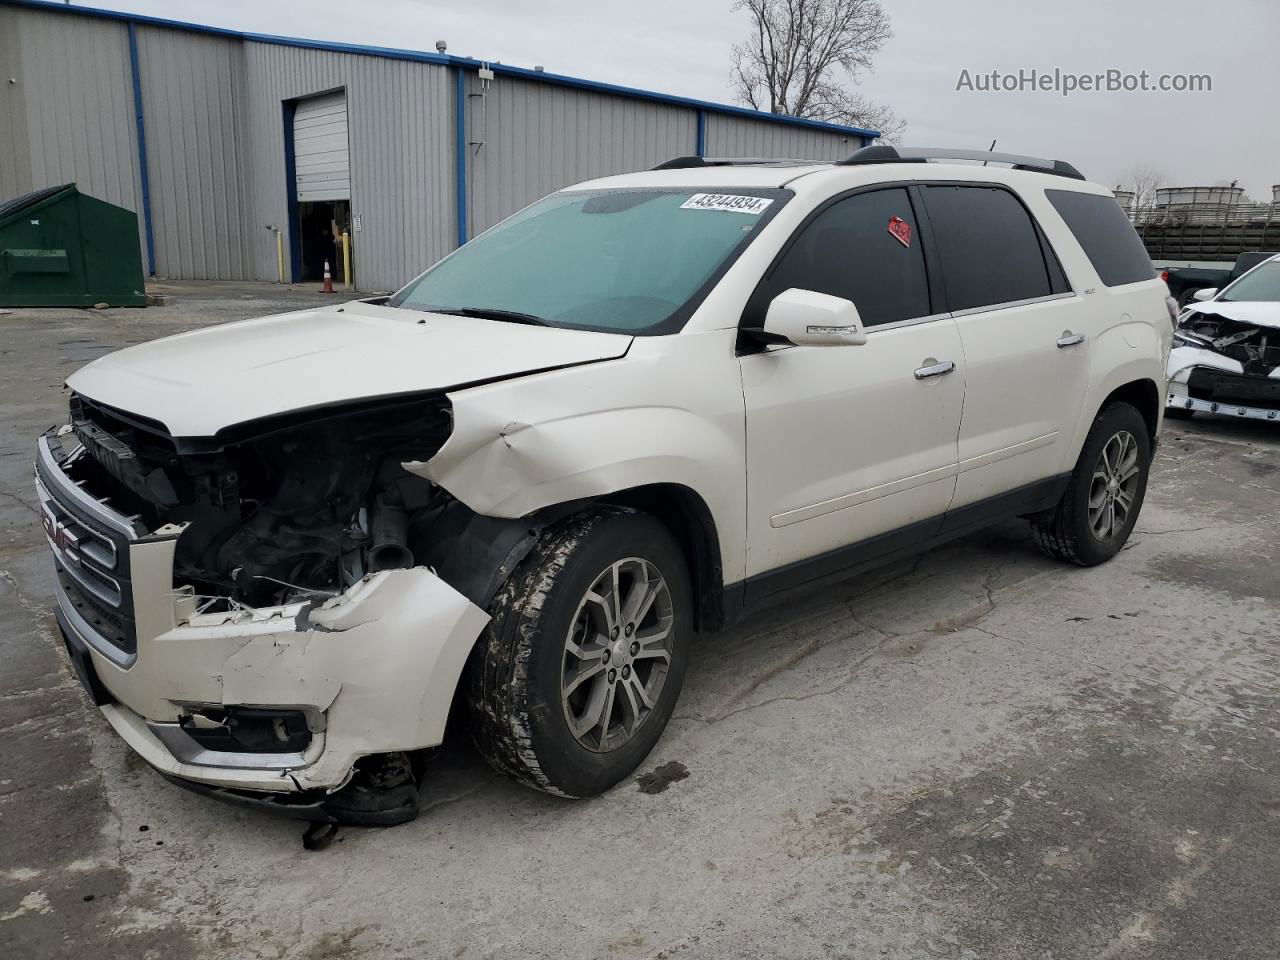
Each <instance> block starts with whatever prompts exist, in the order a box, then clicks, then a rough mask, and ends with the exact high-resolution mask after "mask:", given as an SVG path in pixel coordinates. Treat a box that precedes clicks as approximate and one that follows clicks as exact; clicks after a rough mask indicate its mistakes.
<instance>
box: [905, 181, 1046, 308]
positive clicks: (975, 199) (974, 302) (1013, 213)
mask: <svg viewBox="0 0 1280 960" xmlns="http://www.w3.org/2000/svg"><path fill="white" fill-rule="evenodd" d="M925 204H926V205H927V206H928V208H929V222H930V224H931V225H932V226H933V235H934V239H935V240H936V242H937V245H938V256H939V257H940V258H941V260H942V278H943V281H944V282H945V284H946V289H947V305H948V306H949V307H950V309H952V310H972V309H975V308H978V307H990V306H995V305H997V304H1001V303H1012V302H1015V301H1018V300H1033V299H1035V298H1036V297H1047V296H1049V295H1050V294H1051V293H1054V292H1060V290H1061V286H1063V285H1065V280H1062V281H1060V282H1059V283H1054V282H1052V278H1051V277H1050V271H1049V265H1048V263H1047V262H1046V254H1047V255H1048V257H1049V258H1050V259H1053V252H1052V251H1049V250H1046V247H1044V246H1042V245H1041V242H1040V232H1039V230H1038V229H1037V227H1036V224H1035V223H1034V221H1032V219H1031V215H1030V214H1029V213H1027V210H1026V208H1025V207H1024V206H1023V205H1022V202H1021V201H1020V200H1018V198H1017V197H1015V196H1014V195H1013V194H1012V193H1010V192H1009V191H1007V190H1002V189H1000V188H998V187H969V186H965V187H953V186H931V187H927V188H926V189H925ZM1056 265H1057V264H1056V260H1055V263H1054V266H1055V267H1056ZM1059 273H1060V271H1059ZM1055 286H1057V287H1059V290H1058V291H1055V289H1054V288H1055Z"/></svg>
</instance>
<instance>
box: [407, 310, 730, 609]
mask: <svg viewBox="0 0 1280 960" xmlns="http://www.w3.org/2000/svg"><path fill="white" fill-rule="evenodd" d="M677 341H678V342H677ZM449 400H450V402H451V403H452V405H453V418H454V425H453V432H452V434H451V435H450V437H449V440H448V441H447V442H446V443H445V445H444V446H443V447H441V448H440V450H439V452H438V453H437V454H436V455H435V456H434V457H433V458H432V459H431V460H429V461H425V462H410V463H406V464H405V465H404V466H405V469H407V470H409V471H411V472H413V473H417V474H420V475H421V476H425V477H427V478H428V479H430V480H432V481H433V482H435V483H437V484H439V485H440V486H441V487H443V488H444V489H446V490H448V491H449V492H450V493H451V494H452V495H453V496H455V497H456V498H457V499H458V500H460V501H462V503H464V504H466V506H468V507H470V508H471V509H472V510H474V511H475V512H476V513H478V514H481V515H484V516H490V517H510V518H514V517H525V516H528V515H529V514H531V513H534V512H535V511H538V510H541V509H544V508H546V507H550V506H554V505H557V504H564V503H570V502H573V501H579V500H585V499H590V498H597V497H603V496H607V495H608V494H610V493H617V492H620V491H624V490H630V489H632V488H635V487H639V486H644V485H648V484H678V485H681V486H685V487H688V488H690V489H691V490H693V491H695V492H696V493H697V494H698V495H699V496H701V497H702V498H703V500H704V501H705V502H706V504H707V506H708V508H709V509H710V511H711V515H712V518H713V520H714V522H715V525H716V532H717V535H718V537H719V541H720V550H721V563H722V565H723V576H724V581H725V583H726V584H728V583H733V582H736V581H738V580H741V579H742V577H743V576H744V575H745V564H744V556H745V552H746V543H745V517H746V472H745V469H746V468H745V447H744V444H745V429H744V422H745V421H744V416H745V412H744V402H743V397H742V382H741V374H740V372H739V366H738V362H737V359H736V357H735V356H734V331H732V330H713V331H707V332H704V333H693V334H675V335H672V336H669V337H637V338H636V340H635V342H634V344H633V346H632V348H631V350H630V351H629V352H628V354H627V356H626V357H624V358H620V359H617V360H612V361H606V362H602V363H593V364H588V365H584V366H580V367H571V368H567V369H563V370H554V371H549V372H547V373H541V374H535V375H532V376H528V377H520V378H516V379H513V380H506V381H502V382H499V383H493V384H488V385H485V386H480V387H474V388H471V389H467V390H459V391H456V392H453V393H450V394H449Z"/></svg>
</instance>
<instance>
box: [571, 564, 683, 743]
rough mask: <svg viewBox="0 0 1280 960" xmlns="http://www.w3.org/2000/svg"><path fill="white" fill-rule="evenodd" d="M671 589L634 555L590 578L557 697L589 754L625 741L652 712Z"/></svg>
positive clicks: (666, 662)
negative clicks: (593, 578)
mask: <svg viewBox="0 0 1280 960" xmlns="http://www.w3.org/2000/svg"><path fill="white" fill-rule="evenodd" d="M673 624H674V616H673V610H672V603H671V591H670V590H669V589H668V587H667V582H666V580H665V579H664V578H663V576H662V573H661V572H660V571H659V570H658V568H657V567H655V566H654V565H653V564H652V563H650V562H649V561H647V560H642V559H640V558H639V557H627V558H625V559H623V560H618V561H616V562H614V563H612V564H610V565H609V567H608V568H606V569H605V570H603V571H602V572H601V573H600V575H599V576H597V577H596V578H595V580H594V581H592V583H591V586H590V587H588V588H587V592H586V593H585V594H584V595H583V597H582V599H581V600H580V601H579V602H578V608H577V612H576V613H575V614H574V617H573V620H572V622H571V623H570V626H569V635H568V636H567V637H566V638H565V645H564V658H563V666H562V669H561V681H560V699H561V704H562V707H563V709H564V718H565V721H566V722H567V723H568V724H569V730H570V732H571V733H572V734H573V736H574V739H576V740H577V741H578V743H579V744H580V745H582V746H583V747H585V748H586V749H588V750H591V751H593V752H595V753H607V752H609V751H611V750H616V749H618V748H619V747H621V746H622V745H623V744H625V743H627V742H628V741H629V740H630V739H631V738H632V737H633V736H635V733H636V731H637V730H639V729H640V726H641V724H643V723H644V722H645V721H646V720H647V719H648V718H649V716H650V715H651V714H652V713H653V710H654V707H655V706H656V705H657V703H658V698H659V697H660V696H661V695H662V687H663V685H664V683H665V682H666V678H667V671H668V669H669V668H670V666H671V653H672V649H673V646H672V644H673V643H674V639H675V638H674V636H673V632H674V631H673Z"/></svg>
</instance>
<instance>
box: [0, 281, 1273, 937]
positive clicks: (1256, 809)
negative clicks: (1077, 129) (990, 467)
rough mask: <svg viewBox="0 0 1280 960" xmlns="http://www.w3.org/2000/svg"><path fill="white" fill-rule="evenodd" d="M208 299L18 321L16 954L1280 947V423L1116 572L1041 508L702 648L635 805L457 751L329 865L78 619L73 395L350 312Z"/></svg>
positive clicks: (344, 843) (1193, 445)
mask: <svg viewBox="0 0 1280 960" xmlns="http://www.w3.org/2000/svg"><path fill="white" fill-rule="evenodd" d="M173 292H174V299H173V302H172V303H171V305H169V306H166V307H161V308H151V309H147V310H108V311H103V312H94V311H76V310H48V311H39V312H36V311H15V312H13V313H11V314H9V315H0V357H2V359H0V377H2V378H3V380H2V385H0V410H2V411H3V429H2V430H0V530H2V531H3V535H2V537H0V539H2V540H3V543H2V544H0V623H2V624H3V629H0V658H2V660H0V663H2V664H3V666H0V694H2V697H0V731H2V732H3V735H4V740H3V749H2V751H0V755H2V756H3V757H4V761H5V762H4V764H3V769H0V956H3V957H6V958H15V960H19V958H21V960H25V958H35V957H93V958H95V960H98V958H108V957H122V958H123V957H129V958H143V957H165V958H168V957H183V958H207V957H234V958H244V957H251V958H272V960H283V958H299V960H301V958H311V960H320V958H328V960H337V958H401V957H403V958H408V957H414V958H418V957H502V958H505V957H557V958H558V957H565V958H594V957H620V958H700V957H709V958H721V957H723V958H745V957H782V956H785V957H787V958H803V957H856V958H864V957H872V958H881V957H889V958H911V960H918V958H1009V960H1030V958H1036V960H1039V958H1058V960H1065V958H1086V957H1087V958H1155V957H1159V958H1195V960H1204V958H1226V957H1257V958H1271V957H1275V956H1277V955H1278V954H1280V924H1277V923H1276V922H1275V909H1276V908H1275V894H1276V890H1277V889H1280V779H1278V778H1280V751H1278V750H1277V746H1278V742H1277V736H1278V731H1280V631H1277V627H1276V615H1277V612H1278V611H1280V572H1278V569H1277V560H1280V556H1278V554H1280V535H1278V526H1277V524H1278V523H1280V425H1273V424H1248V423H1236V422H1228V421H1209V420H1205V421H1200V420H1196V421H1192V422H1190V423H1188V424H1183V423H1171V424H1170V427H1169V428H1167V429H1166V431H1165V435H1164V437H1163V442H1162V445H1161V449H1160V453H1159V457H1158V460H1157V463H1156V465H1155V470H1154V474H1153V480H1152V484H1151V489H1150V492H1149V494H1148V498H1147V504H1146V507H1145V509H1144V511H1143V514H1142V517H1141V519H1140V522H1139V526H1138V529H1137V532H1136V533H1135V534H1134V536H1133V538H1132V540H1131V542H1130V544H1129V545H1128V547H1127V548H1126V549H1125V551H1124V552H1123V553H1122V554H1121V555H1120V556H1119V557H1117V558H1116V559H1115V560H1114V561H1113V562H1112V563H1110V564H1108V565H1106V566H1104V567H1100V568H1097V569H1092V570H1081V569H1076V568H1070V567H1066V566H1060V565H1057V564H1055V563H1052V562H1050V561H1049V560H1047V559H1045V558H1044V557H1042V556H1041V555H1040V554H1039V553H1038V552H1037V551H1036V549H1035V548H1034V546H1033V545H1032V543H1031V542H1030V540H1029V539H1028V536H1027V533H1026V530H1025V527H1024V526H1023V525H1021V524H1018V523H1011V524H1008V525H1005V526H1002V527H999V528H996V529H993V530H991V531H988V532H986V533H983V534H981V535H978V536H974V537H971V538H969V539H967V540H965V541H962V542H960V543H957V544H955V545H953V546H951V547H949V548H946V549H943V550H940V551H937V552H934V553H932V554H929V555H927V556H925V557H923V558H922V559H920V560H918V561H916V562H914V563H910V564H905V565H901V566H899V567H896V568H893V569H889V570H885V571H882V572H880V573H877V574H874V575H870V576H864V577H859V578H858V579H856V580H852V581H849V582H846V583H843V584H840V585H839V586H836V587H832V588H827V589H823V590H821V591H817V592H814V593H812V594H811V595H809V596H807V597H803V598H799V599H796V600H794V601H792V602H789V603H787V604H786V605H783V606H779V607H776V608H774V609H772V610H769V611H768V612H766V613H764V614H762V615H760V616H757V617H755V618H753V619H751V620H750V621H748V622H746V623H744V624H743V625H741V626H740V627H739V628H737V629H735V630H733V631H732V632H729V633H726V634H723V635H718V636H711V637H706V638H702V639H701V641H700V642H699V644H698V646H697V648H696V650H695V654H694V657H693V662H692V665H691V669H690V672H689V677H688V680H687V683H686V687H685V691H684V696H683V700H682V702H681V704H680V706H679V707H678V708H677V715H676V718H675V719H674V720H673V721H672V723H671V725H670V727H669V729H668V730H667V733H666V736H665V737H664V738H663V740H662V742H661V743H660V744H659V746H658V749H657V750H656V752H655V753H654V755H653V756H652V757H650V758H649V760H648V761H647V762H646V763H645V765H644V767H643V769H642V771H641V772H642V773H643V774H645V776H643V777H640V778H638V779H637V780H636V781H632V782H627V783H624V784H622V785H620V786H619V787H617V788H615V789H614V790H613V791H611V792H610V793H609V794H608V795H606V796H604V797H602V798H600V799H597V800H594V801H590V802H567V801H562V800H557V799H554V798H551V797H548V796H542V795H539V794H535V793H532V792H529V791H527V790H525V789H522V788H520V787H518V786H515V785H513V784H511V783H509V782H507V781H506V780H504V779H502V778H500V777H498V776H495V775H494V774H493V773H492V772H490V770H489V769H488V768H487V767H486V766H485V765H484V764H483V762H482V761H481V760H480V759H479V758H478V757H477V756H476V755H475V754H474V753H473V752H472V751H471V750H470V749H469V748H468V747H467V746H466V745H465V744H463V743H452V744H449V745H448V746H447V747H446V750H445V751H444V755H443V756H442V758H441V759H440V760H439V761H438V762H437V763H436V764H435V765H434V766H433V768H432V769H431V771H430V778H429V782H428V784H427V787H426V791H427V805H426V809H425V810H424V812H423V814H422V816H421V817H420V818H419V819H418V820H417V821H416V822H414V823H411V824H409V825H406V826H402V827H397V828H395V829H391V830H383V831H376V830H370V831H366V830H345V831H343V833H342V834H341V835H340V838H339V841H338V842H335V843H334V844H333V845H332V846H331V847H330V848H329V849H327V850H325V851H322V852H307V851H306V850H304V849H303V847H302V844H301V841H300V838H301V833H302V828H301V827H300V826H299V825H298V824H295V823H290V822H287V821H280V820H275V819H271V818H268V817H265V816H261V815H256V814H249V813H246V812H242V811H238V810H235V809H232V808H229V807H226V806H223V805H220V804H217V803H214V802H212V801H208V800H205V799H203V798H199V797H195V796H192V795H189V794H187V793H186V792H184V791H180V790H178V789H176V788H174V787H172V786H170V785H168V784H167V783H165V782H164V781H162V780H161V779H160V778H159V777H158V776H156V775H155V774H153V773H152V772H151V771H150V770H149V769H148V768H146V767H145V766H144V765H143V764H141V763H140V762H139V761H138V760H136V759H135V758H133V757H132V756H131V755H130V753H129V752H128V750H127V749H126V748H125V747H124V745H123V744H122V743H121V742H120V741H119V740H118V739H117V738H116V737H115V736H114V735H113V734H112V733H111V732H110V731H109V730H108V728H107V725H106V723H105V721H104V720H103V719H102V718H101V717H100V716H99V715H97V713H96V712H95V711H94V710H92V709H91V708H90V707H89V706H88V704H87V702H86V701H85V699H84V697H83V695H82V694H81V692H80V690H79V688H78V687H77V686H76V684H75V683H74V682H73V680H72V679H71V677H70V673H69V671H68V669H67V666H66V663H65V659H64V656H63V654H62V653H61V651H60V649H59V645H58V643H57V641H56V640H55V636H54V634H55V628H54V624H53V618H52V617H51V616H50V615H49V612H48V610H49V606H50V603H51V594H52V577H51V572H50V561H49V559H48V557H47V556H46V553H45V550H46V548H45V545H44V543H43V539H42V536H41V534H40V533H39V531H38V529H37V525H36V516H35V512H34V509H33V505H32V494H31V487H30V477H31V468H30V457H31V444H32V440H33V438H34V437H35V436H36V435H37V434H38V433H39V432H40V431H41V430H43V429H44V428H45V427H47V426H48V425H50V424H52V423H54V422H57V421H59V418H60V417H61V416H62V415H63V412H64V410H65V406H66V397H65V395H64V393H63V391H62V388H61V383H62V379H63V377H64V376H66V375H67V374H68V373H70V372H71V371H72V370H73V369H75V368H76V367H77V366H79V365H80V364H82V363H84V362H86V361H88V360H90V359H92V358H93V357H96V356H98V355H100V354H102V353H104V352H106V351H108V350H111V349H115V348H116V347H120V346H123V345H125V344H129V343H134V342H137V341H139V340H143V339H149V338H151V337H154V336H157V335H161V334H166V333H171V332H175V331H178V330H182V329H187V328H190V327H193V326H196V325H199V324H203V323H209V322H216V321H221V320H227V319H232V318H235V317H239V316H246V315H253V314H255V313H264V312H269V311H275V310H281V309H286V308H290V307H294V306H297V305H304V304H308V303H313V302H316V301H317V300H319V299H320V298H319V296H318V295H316V294H315V293H313V292H310V291H301V290H290V291H281V290H279V289H277V288H274V287H270V286H267V285H230V284H223V285H209V284H205V285H180V286H178V287H177V288H176V289H175V290H174V291H173ZM686 774H687V775H686Z"/></svg>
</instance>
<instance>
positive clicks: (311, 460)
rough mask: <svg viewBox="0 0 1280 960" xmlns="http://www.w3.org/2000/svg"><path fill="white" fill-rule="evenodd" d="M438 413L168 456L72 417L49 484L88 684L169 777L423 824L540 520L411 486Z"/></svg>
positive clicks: (282, 802) (440, 420)
mask: <svg viewBox="0 0 1280 960" xmlns="http://www.w3.org/2000/svg"><path fill="white" fill-rule="evenodd" d="M449 432H450V411H449V407H448V401H447V399H446V398H445V397H444V396H443V394H438V395H430V396H421V397H415V398H410V399H398V400H394V401H383V402H368V403H362V404H356V405H353V406H348V407H345V408H340V409H332V410H325V411H315V412H311V413H307V414H291V415H286V416H282V417H276V418H272V419H271V420H266V421H260V422H257V423H254V424H250V425H246V426H240V427H237V428H233V429H231V430H228V431H223V432H222V433H220V434H218V435H217V436H215V437H212V438H202V439H190V438H174V437H172V436H170V435H169V434H168V432H167V431H166V430H165V429H164V427H163V426H162V425H161V424H159V423H157V422H155V421H152V420H148V419H144V418H142V417H138V416H135V415H133V414H130V413H127V412H124V411H120V410H116V409H114V408H111V407H107V406H105V405H102V404H98V403H95V402H94V401H92V400H90V399H89V398H87V397H83V396H76V397H73V399H72V403H71V422H70V423H69V424H68V425H67V426H65V427H63V428H61V429H60V430H57V431H52V432H50V433H49V434H46V435H45V436H44V437H42V438H41V439H40V441H39V447H38V453H37V464H36V484H37V494H38V497H39V500H40V506H41V513H42V520H43V524H44V528H45V532H46V534H47V535H48V538H49V542H50V546H51V548H52V550H53V554H54V559H55V566H56V570H57V574H58V587H57V590H58V609H57V615H58V621H59V624H60V626H61V628H62V631H63V634H64V637H65V639H66V642H67V647H68V651H69V653H70V655H71V659H72V663H73V665H74V666H75V668H76V671H77V673H78V674H79V675H80V677H81V679H82V681H83V682H84V684H85V686H86V688H87V689H88V690H89V692H90V694H91V696H92V697H93V699H94V701H95V702H96V703H97V704H98V705H99V706H100V707H101V708H102V710H103V713H104V714H105V715H106V716H107V718H108V719H109V720H110V722H111V723H112V725H113V726H114V727H115V729H116V730H117V732H119V733H120V734H121V735H122V736H123V737H124V739H126V740H127V741H128V742H129V744H130V745H131V746H132V747H133V748H134V749H135V750H136V751H137V752H138V753H140V754H141V755H142V756H143V757H144V759H146V760H147V761H148V762H149V763H150V764H151V765H152V766H154V767H155V768H156V769H157V770H159V771H160V772H161V773H162V774H164V775H165V776H167V777H170V778H171V779H174V780H175V781H177V782H180V783H182V784H183V785H185V786H188V787H194V788H196V789H200V790H203V791H206V792H213V793H216V794H218V795H219V796H221V797H223V798H224V799H233V800H238V801H240V802H244V803H251V804H253V805H256V806H266V807H269V808H271V809H274V810H276V811H278V812H284V813H287V814H290V815H293V816H300V817H305V818H308V819H317V820H336V821H342V822H363V823H389V822H398V821H399V820H403V819H408V818H410V817H412V816H413V815H414V813H416V782H415V780H416V774H418V773H419V772H420V770H419V768H418V766H417V761H418V759H419V757H420V755H421V751H423V750H424V749H425V748H429V747H432V746H435V745H438V744H439V743H440V742H441V741H442V739H443V735H444V728H445V723H446V720H447V718H448V714H449V708H450V705H451V703H452V700H453V694H454V691H455V688H456V686H457V682H458V679H459V677H460V675H461V673H462V670H463V668H464V665H465V663H466V660H467V657H468V655H469V653H470V651H471V649H472V646H473V645H474V642H475V639H476V637H477V636H478V635H479V634H480V632H481V631H482V630H483V628H484V625H485V624H486V623H487V621H488V616H487V614H485V613H484V609H485V607H486V606H487V604H488V601H489V599H490V598H491V597H492V596H493V593H494V592H496V589H497V587H498V586H499V585H500V583H501V581H502V579H503V577H504V576H505V574H506V572H508V571H509V570H510V569H511V568H512V567H513V566H514V565H515V564H516V563H518V561H519V559H520V558H522V557H523V555H524V553H525V552H527V550H528V549H529V547H530V546H531V545H532V543H533V541H534V540H535V539H536V536H537V534H538V533H539V530H540V524H541V523H543V522H544V520H543V519H540V518H538V517H534V518H525V519H522V520H499V519H494V518H489V517H482V516H479V515H477V514H475V513H474V512H473V511H472V510H471V509H470V508H468V507H467V506H465V505H464V504H462V503H460V502H459V501H458V500H456V499H455V498H454V497H453V496H451V495H450V494H449V493H448V492H446V491H445V490H444V489H442V488H441V487H439V486H437V485H435V484H433V483H432V482H431V481H429V480H426V479H424V478H422V477H420V476H417V475H414V474H411V473H408V472H407V471H405V470H404V469H403V467H402V466H401V464H402V463H406V462H415V463H417V462H422V461H426V460H429V459H430V458H431V457H432V456H434V454H435V452H436V451H437V450H438V449H439V448H440V446H441V445H442V444H443V443H444V441H445V440H446V439H447V437H448V436H449Z"/></svg>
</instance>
